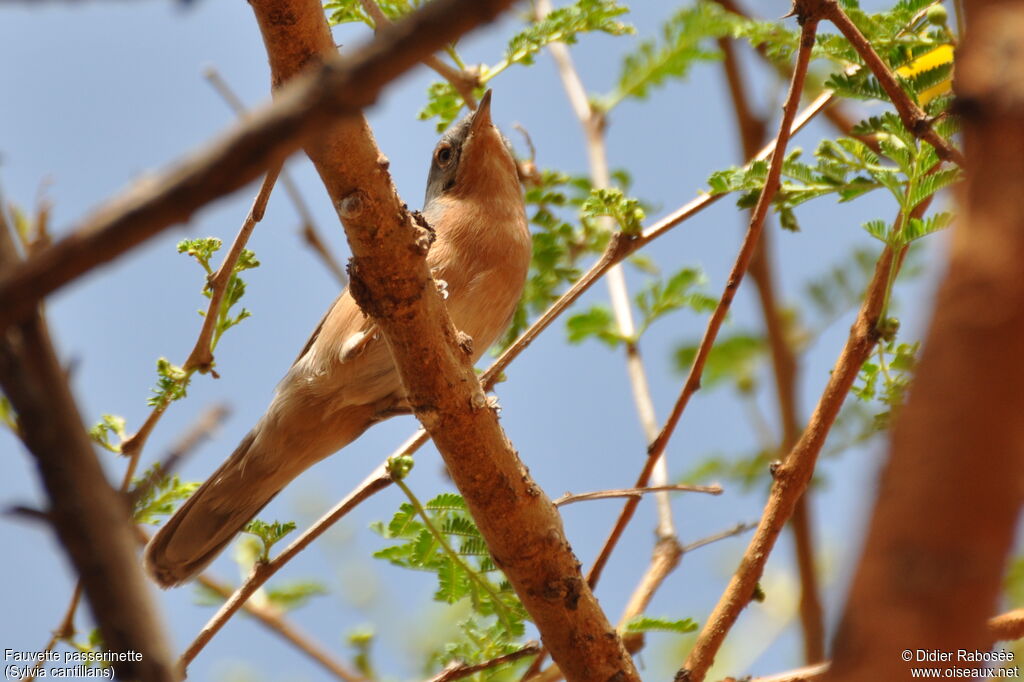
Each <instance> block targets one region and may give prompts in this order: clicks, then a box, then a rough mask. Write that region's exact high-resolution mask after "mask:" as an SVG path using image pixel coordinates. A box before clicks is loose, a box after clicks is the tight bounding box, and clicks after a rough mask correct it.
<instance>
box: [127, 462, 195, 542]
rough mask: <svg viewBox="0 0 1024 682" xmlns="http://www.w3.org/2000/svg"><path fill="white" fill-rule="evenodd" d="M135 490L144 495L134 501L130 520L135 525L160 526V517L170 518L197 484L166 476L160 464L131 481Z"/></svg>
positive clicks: (174, 476)
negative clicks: (140, 490) (131, 519)
mask: <svg viewBox="0 0 1024 682" xmlns="http://www.w3.org/2000/svg"><path fill="white" fill-rule="evenodd" d="M132 485H133V488H134V489H135V490H139V489H140V487H141V489H143V490H144V493H143V494H142V495H141V496H139V497H138V498H137V499H136V500H135V501H134V506H133V509H132V518H133V519H134V520H135V522H136V523H144V524H149V525H152V526H157V525H160V523H161V521H162V517H164V516H170V515H171V514H173V513H174V510H175V509H177V508H178V505H179V504H180V503H181V502H184V501H185V500H187V499H188V498H189V497H191V495H192V493H194V492H195V491H196V489H197V488H199V483H195V482H189V483H182V482H181V479H179V478H178V476H177V475H173V476H168V475H166V474H165V473H164V472H163V471H162V470H161V469H160V463H159V462H157V463H155V464H153V466H151V467H150V468H149V469H147V470H146V471H145V472H144V473H143V474H142V476H141V477H140V478H137V479H134V480H133V481H132Z"/></svg>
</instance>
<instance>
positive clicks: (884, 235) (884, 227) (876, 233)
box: [863, 220, 889, 243]
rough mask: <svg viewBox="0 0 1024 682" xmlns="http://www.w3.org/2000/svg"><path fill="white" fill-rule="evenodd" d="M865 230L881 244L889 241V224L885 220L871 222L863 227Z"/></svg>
mask: <svg viewBox="0 0 1024 682" xmlns="http://www.w3.org/2000/svg"><path fill="white" fill-rule="evenodd" d="M863 227H864V230H865V231H866V232H867V233H868V234H870V235H871V236H872V237H874V238H875V239H877V240H879V241H880V242H883V243H887V242H888V241H889V223H887V222H885V221H884V220H869V221H868V222H866V223H864V225H863Z"/></svg>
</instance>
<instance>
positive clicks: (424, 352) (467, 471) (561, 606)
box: [252, 0, 639, 682]
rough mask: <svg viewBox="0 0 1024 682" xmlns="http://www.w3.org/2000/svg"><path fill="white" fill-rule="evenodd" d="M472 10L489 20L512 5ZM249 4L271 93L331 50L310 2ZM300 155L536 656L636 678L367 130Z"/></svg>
mask: <svg viewBox="0 0 1024 682" xmlns="http://www.w3.org/2000/svg"><path fill="white" fill-rule="evenodd" d="M469 4H470V5H471V6H472V7H474V8H475V7H478V6H480V5H484V4H487V5H489V6H490V8H491V10H492V11H493V10H496V9H497V8H499V7H503V6H505V5H507V4H509V3H508V2H504V3H500V2H492V3H479V2H478V3H469ZM252 6H253V9H254V11H255V13H256V17H257V20H258V21H259V23H260V29H261V31H262V33H263V38H264V42H265V44H266V46H267V53H268V55H269V57H270V65H271V71H272V73H273V77H274V80H275V82H276V83H283V82H285V81H286V80H288V79H289V78H292V77H293V76H294V75H295V74H296V73H297V72H298V71H299V70H300V69H302V68H304V67H305V66H306V65H307V63H308V62H310V61H314V62H315V61H316V60H318V59H323V58H325V57H326V55H328V54H329V53H331V52H333V51H334V45H333V41H332V40H331V36H330V31H329V29H328V27H327V25H326V21H325V19H324V16H323V10H322V8H321V6H320V3H319V2H318V0H291V1H289V2H284V3H282V2H271V1H270V0H253V2H252ZM431 6H432V5H427V7H428V8H429V7H431ZM384 30H385V31H386V30H387V29H384ZM306 151H307V153H308V154H309V156H310V158H311V159H312V160H313V163H314V165H316V167H317V170H318V171H319V172H320V176H321V178H322V179H323V181H324V184H325V185H326V186H327V190H328V193H329V194H330V196H331V199H332V200H333V201H334V203H335V206H336V207H337V209H338V214H339V216H340V217H341V219H342V223H343V224H344V227H345V233H346V235H347V237H348V241H349V245H350V246H351V248H352V254H353V259H352V263H351V265H350V269H349V275H350V278H351V282H352V283H351V291H352V293H353V295H354V296H355V298H356V300H357V302H359V304H360V305H361V306H362V308H363V311H364V312H365V313H366V314H367V315H369V316H370V317H371V318H373V320H374V321H375V322H376V324H377V326H378V327H379V328H380V330H381V332H382V334H383V336H384V338H385V340H386V341H387V343H388V346H389V348H390V349H391V355H392V358H393V359H394V361H395V365H396V367H397V369H398V373H399V376H400V377H401V379H402V383H403V385H404V387H405V390H406V394H407V395H408V399H409V403H410V405H411V406H412V408H413V410H414V411H415V413H416V416H417V418H418V419H419V420H420V422H421V423H422V424H423V426H424V427H425V428H426V430H427V431H428V432H429V433H430V435H431V437H432V438H433V440H434V443H435V444H436V445H437V448H438V450H439V451H440V452H441V454H442V456H443V457H444V460H445V463H446V464H447V466H448V471H449V472H450V473H451V475H452V479H453V481H454V482H455V484H456V486H457V487H458V488H459V491H460V492H461V493H462V495H463V497H464V498H465V500H466V503H467V506H468V507H469V510H470V512H471V513H472V514H473V517H474V519H475V520H476V522H477V525H478V526H479V528H480V531H481V533H482V534H483V536H484V538H485V539H486V540H487V544H488V547H489V549H490V551H491V554H492V556H493V557H494V560H495V563H496V564H497V565H498V566H499V567H501V568H502V570H503V571H504V572H505V575H506V576H507V577H508V579H509V582H510V583H511V584H512V586H513V587H514V588H515V590H516V592H517V594H518V595H519V598H520V599H521V600H522V602H523V605H524V607H525V608H526V609H527V610H528V611H529V612H530V615H531V616H532V618H533V620H534V622H535V623H536V625H537V628H538V630H539V631H540V633H541V636H542V638H543V640H544V644H545V646H546V647H547V648H548V649H549V650H550V651H551V652H552V655H553V656H554V658H555V660H556V661H557V662H558V663H559V664H560V665H561V666H562V669H563V671H564V672H565V673H566V677H567V679H569V680H572V681H579V682H582V681H584V680H595V679H602V680H603V679H611V678H616V679H622V680H623V682H628V681H630V680H638V679H639V678H638V676H637V673H636V670H635V668H634V667H633V663H632V660H631V659H630V658H629V656H628V654H627V653H626V651H625V649H624V648H623V647H622V643H621V641H620V640H619V638H618V636H617V635H616V634H615V631H614V629H613V628H612V627H611V624H610V623H609V622H608V619H607V618H606V617H605V615H604V613H603V612H602V611H601V609H600V607H599V606H598V604H597V601H596V600H595V599H594V597H593V595H592V594H591V593H590V590H589V589H588V587H587V586H586V584H585V583H584V581H583V580H582V577H581V576H580V573H579V564H578V562H577V561H576V558H575V557H574V556H573V554H572V551H571V549H570V547H569V544H568V541H567V540H566V538H565V535H564V532H563V531H562V524H561V518H560V517H559V515H558V512H557V510H556V509H555V508H554V506H553V505H552V504H551V502H550V500H548V499H547V496H546V495H544V493H543V491H542V490H541V489H540V488H539V487H538V486H537V485H536V484H535V483H534V482H533V480H532V479H531V478H530V476H529V474H528V473H527V471H526V469H525V467H524V466H523V465H522V463H521V462H520V461H519V458H518V457H517V455H516V453H515V451H514V450H513V448H512V446H511V444H510V443H509V441H508V439H507V438H506V437H505V434H504V432H503V431H502V429H501V427H500V425H499V424H498V419H497V415H496V413H495V412H494V410H492V409H491V408H490V407H489V406H488V404H487V400H486V397H485V396H484V393H483V391H482V389H481V387H480V384H479V382H478V380H477V378H476V375H475V373H474V372H473V368H472V367H471V365H470V362H469V358H468V356H467V355H466V353H465V352H464V351H463V350H461V349H460V348H459V345H458V344H457V343H456V331H455V329H454V328H453V326H452V323H451V320H450V318H449V317H448V313H447V309H446V307H445V304H444V301H443V299H442V297H441V295H440V293H439V292H438V291H437V287H436V286H435V284H434V283H433V280H432V279H431V276H430V272H429V271H428V268H427V265H426V261H425V258H424V256H425V254H426V251H427V248H428V246H429V235H428V233H427V231H426V230H425V229H424V228H422V227H419V226H418V225H416V224H415V223H414V222H413V220H412V217H411V216H410V215H409V214H408V212H407V211H406V210H405V207H404V205H403V203H402V201H401V199H400V198H399V197H398V195H397V193H396V191H395V189H394V186H393V185H392V183H391V178H390V176H389V175H388V173H387V163H386V161H385V160H384V159H383V157H382V156H381V155H380V153H379V151H378V150H377V149H376V146H375V144H374V143H373V138H372V135H371V134H370V131H369V128H368V127H367V125H366V123H365V121H363V120H361V119H355V120H349V121H345V122H342V123H339V124H336V125H334V126H332V127H331V128H329V129H327V130H325V131H323V132H322V133H321V135H320V136H319V137H318V138H317V139H315V140H312V141H310V143H309V144H307V145H306ZM425 367H429V368H432V371H429V372H427V371H423V368H425Z"/></svg>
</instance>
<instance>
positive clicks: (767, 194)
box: [587, 17, 817, 584]
mask: <svg viewBox="0 0 1024 682" xmlns="http://www.w3.org/2000/svg"><path fill="white" fill-rule="evenodd" d="M816 28H817V20H816V19H815V18H814V17H807V18H806V19H805V21H804V24H803V29H802V32H801V43H800V45H801V46H800V51H799V52H798V53H797V59H796V66H795V67H794V69H793V80H792V82H791V84H790V89H789V95H788V96H787V98H786V104H785V106H784V107H783V115H782V120H781V122H780V123H779V132H778V135H777V136H776V140H777V144H776V146H775V148H774V151H773V153H772V159H771V164H770V165H769V167H768V177H767V179H766V180H765V185H764V188H763V189H762V191H761V194H760V196H759V197H758V201H757V205H756V206H755V208H754V211H753V212H752V214H751V217H750V225H749V227H748V228H747V234H746V236H745V237H744V239H743V244H742V245H741V247H740V251H739V253H738V254H737V256H736V262H735V263H734V264H733V267H732V270H731V271H730V273H729V278H728V280H727V281H726V285H725V290H724V291H723V292H722V297H721V299H719V302H718V305H717V306H716V307H715V310H714V312H713V313H712V314H711V318H710V319H709V320H708V325H707V328H706V329H705V331H704V336H703V338H702V339H701V342H700V346H699V347H698V348H697V354H696V356H695V357H694V359H693V364H692V365H691V367H690V372H689V374H688V375H687V377H686V381H685V382H684V384H683V388H682V391H681V392H680V394H679V397H678V399H677V400H676V403H675V405H674V406H673V408H672V412H671V414H670V415H669V417H668V419H667V420H666V422H665V425H664V426H663V427H662V429H661V433H659V434H658V437H657V438H656V439H655V440H654V442H653V443H651V446H650V448H649V450H648V457H647V462H646V463H645V464H644V467H643V470H642V471H641V473H640V476H638V477H637V483H636V486H637V487H643V486H645V485H647V481H648V480H649V478H650V475H651V471H652V470H653V468H654V463H655V462H656V461H657V459H658V458H659V457H660V456H661V455H662V453H663V452H664V451H665V448H666V447H667V446H668V442H669V439H670V438H671V437H672V433H673V432H674V431H675V427H676V425H677V424H678V423H679V419H680V417H682V414H683V410H685V409H686V405H687V404H688V403H689V400H690V397H691V396H692V395H693V394H694V393H695V392H696V391H697V389H699V388H700V377H701V373H702V372H703V369H704V363H705V362H706V361H707V357H708V354H709V353H710V352H711V347H712V346H713V345H714V343H715V339H716V338H717V337H718V330H719V329H720V328H721V326H722V322H723V321H724V320H725V316H726V314H727V313H728V312H729V306H730V304H731V303H732V299H733V297H734V296H735V295H736V291H737V290H738V289H739V285H740V282H742V281H743V275H744V274H745V273H746V270H747V266H748V265H749V264H750V259H751V258H752V257H753V253H754V247H755V246H756V245H757V240H758V238H759V237H760V236H761V230H762V228H763V227H764V221H765V217H766V216H767V214H768V208H769V206H770V205H771V201H772V199H773V198H774V196H775V193H776V192H777V191H778V188H779V177H780V174H781V172H782V161H783V159H784V158H785V153H786V146H787V144H788V142H789V138H790V135H791V133H790V129H791V127H792V124H793V121H794V119H795V116H796V111H797V107H798V106H799V104H800V94H801V92H802V91H803V82H804V78H805V77H806V75H807V65H808V63H809V62H810V55H811V47H812V45H813V42H814V34H815V30H816ZM636 507H637V501H636V500H629V501H627V502H626V504H625V505H624V507H623V510H622V513H621V514H620V516H619V519H618V520H617V522H616V524H615V527H614V528H613V529H612V532H611V533H610V534H609V536H608V539H607V540H606V541H605V544H604V547H602V548H601V552H600V554H599V555H598V557H597V559H596V560H595V561H594V565H593V566H592V567H591V569H590V572H589V573H588V575H587V578H588V580H589V581H590V582H591V584H595V583H596V582H597V581H598V580H599V579H600V577H601V571H602V570H603V569H604V566H605V564H606V563H607V562H608V558H609V557H610V556H611V553H612V551H613V550H614V549H615V545H616V544H617V543H618V541H619V538H620V537H621V536H622V533H623V532H624V531H625V528H626V525H628V523H629V521H630V519H631V518H632V517H633V514H634V513H635V512H636Z"/></svg>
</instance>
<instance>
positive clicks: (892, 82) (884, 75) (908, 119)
mask: <svg viewBox="0 0 1024 682" xmlns="http://www.w3.org/2000/svg"><path fill="white" fill-rule="evenodd" d="M822 18H824V19H828V20H829V21H831V22H832V23H833V24H835V26H836V28H838V29H839V31H840V32H841V33H842V34H843V35H844V36H845V37H846V39H847V40H848V41H850V44H851V45H852V46H853V49H855V50H857V54H859V55H860V56H861V58H862V59H863V60H864V63H865V64H867V67H868V68H869V69H871V72H872V73H873V74H874V75H875V78H877V79H878V83H879V85H881V86H882V89H883V90H885V94H887V95H888V96H889V99H890V100H891V101H892V103H893V106H894V107H896V112H897V113H898V114H899V116H900V120H901V121H903V125H904V126H905V127H906V129H907V130H909V131H910V132H911V133H912V134H913V135H914V136H915V137H918V138H920V139H922V140H924V141H925V142H927V143H928V144H930V145H931V146H932V147H935V151H936V153H937V154H938V155H939V158H940V159H942V160H944V161H951V162H953V163H955V164H957V165H959V166H963V165H964V156H963V154H962V153H961V152H960V150H959V149H957V148H956V147H954V146H953V145H951V144H950V143H949V140H947V139H945V138H943V137H942V136H941V135H939V134H938V133H937V132H935V129H934V128H932V124H931V120H930V119H929V118H928V115H927V114H925V112H924V111H923V110H922V109H921V107H919V106H918V105H917V104H916V103H915V102H914V101H913V100H911V99H910V97H909V96H908V95H907V93H906V92H904V91H903V88H901V87H900V84H899V81H897V80H896V76H895V75H894V74H893V72H892V71H891V70H890V69H889V67H888V66H887V65H886V63H885V62H884V61H882V58H881V57H879V56H878V53H877V52H875V48H874V47H872V46H871V43H870V42H868V39H867V38H865V37H864V34H863V33H861V32H860V29H859V28H857V25H856V24H854V23H853V22H852V21H851V20H850V17H849V16H847V14H846V12H845V11H844V10H843V8H842V7H841V6H840V5H839V3H838V2H836V0H823V2H822Z"/></svg>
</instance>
